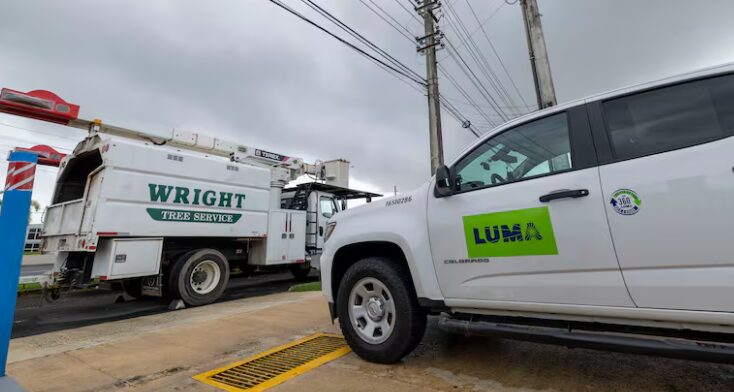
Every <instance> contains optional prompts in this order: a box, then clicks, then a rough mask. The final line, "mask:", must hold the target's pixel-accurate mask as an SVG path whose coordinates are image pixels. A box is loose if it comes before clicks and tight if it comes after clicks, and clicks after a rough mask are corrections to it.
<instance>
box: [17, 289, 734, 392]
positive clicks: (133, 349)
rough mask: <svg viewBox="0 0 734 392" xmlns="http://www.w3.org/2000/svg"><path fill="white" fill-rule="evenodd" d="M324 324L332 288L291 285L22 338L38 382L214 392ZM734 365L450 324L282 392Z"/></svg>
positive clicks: (729, 379) (711, 373)
mask: <svg viewBox="0 0 734 392" xmlns="http://www.w3.org/2000/svg"><path fill="white" fill-rule="evenodd" d="M314 332H338V327H337V326H334V325H332V324H331V322H330V321H329V317H328V311H327V308H326V303H325V302H324V300H323V297H322V296H321V294H320V293H314V292H311V293H280V294H273V295H267V296H261V297H256V298H248V299H242V300H234V301H229V302H223V303H217V304H213V305H209V306H203V307H199V308H192V309H184V310H181V311H176V312H169V313H162V314H157V315H152V316H144V317H138V318H134V319H128V320H123V321H115V322H109V323H104V324H97V325H93V326H87V327H83V328H77V329H70V330H66V331H59V332H52V333H46V334H42V335H35V336H30V337H25V338H19V339H14V340H12V341H11V347H10V350H11V351H10V362H11V363H10V364H9V366H8V374H9V375H10V376H11V377H13V378H14V379H15V380H16V381H17V382H18V383H20V384H21V385H22V386H23V387H24V388H26V389H27V390H28V391H116V390H124V391H174V390H175V391H213V390H215V389H214V388H213V387H211V386H208V385H205V384H202V383H200V382H198V381H196V380H193V379H192V378H191V376H193V375H195V374H199V373H202V372H205V371H208V370H212V369H215V368H218V367H221V366H224V365H227V364H229V363H232V362H235V361H238V360H242V359H244V358H247V357H249V356H251V355H254V354H257V353H259V352H262V351H264V350H267V349H270V348H273V347H276V346H279V345H282V344H285V343H288V342H290V341H292V340H295V339H297V338H300V337H303V336H306V335H310V334H312V333H314ZM732 385H734V367H733V366H727V365H717V364H708V363H700V362H691V361H681V360H672V359H665V358H656V357H645V356H639V355H626V354H616V353H608V352H599V351H591V350H583V349H575V350H568V349H566V348H565V347H557V346H547V345H541V344H534V343H527V342H513V341H509V340H501V339H490V338H479V337H463V336H457V335H449V334H445V333H443V332H441V331H439V330H438V328H436V322H435V319H430V320H429V328H428V330H427V332H426V337H425V338H424V339H423V342H422V343H421V345H420V346H419V347H418V348H417V349H416V350H415V351H414V352H413V353H412V354H411V355H410V356H408V357H407V358H406V359H405V361H403V362H401V363H399V364H396V365H392V366H384V365H376V364H371V363H367V362H365V361H362V360H360V359H359V358H357V357H356V355H354V354H353V353H350V354H348V355H346V356H344V357H341V358H339V359H337V360H335V361H332V362H330V363H327V364H325V365H323V366H321V367H319V368H316V369H314V370H311V371H309V372H307V373H305V374H302V375H300V376H297V377H295V378H293V379H291V380H288V381H286V382H285V383H283V384H281V385H279V386H276V387H275V388H273V391H293V392H304V391H323V392H327V391H343V390H348V391H350V392H351V391H369V392H374V391H437V390H438V391H457V390H469V391H510V392H520V391H538V390H543V391H547V390H558V391H612V390H619V391H621V390H624V391H653V390H654V391H659V390H670V391H683V390H706V391H731V390H732Z"/></svg>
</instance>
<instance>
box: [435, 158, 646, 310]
mask: <svg viewBox="0 0 734 392" xmlns="http://www.w3.org/2000/svg"><path fill="white" fill-rule="evenodd" d="M589 184H594V185H596V188H591V189H589V193H590V195H589V196H588V197H584V198H580V199H573V200H572V199H566V200H557V201H554V202H552V203H541V202H540V201H538V196H540V195H544V194H547V193H549V192H551V191H553V190H556V189H578V188H587V187H588V186H589ZM604 201H605V200H604V198H603V197H602V193H601V187H600V185H599V170H598V169H597V168H589V169H585V170H578V171H573V172H569V173H564V174H558V175H556V176H550V177H544V178H539V179H537V180H534V181H520V182H517V183H514V184H507V185H505V186H498V187H489V188H485V189H481V190H477V191H473V192H466V193H461V194H457V195H453V196H451V197H444V198H435V197H432V196H431V197H429V198H428V210H429V211H431V212H432V213H431V214H429V215H428V228H429V232H430V240H431V251H432V254H433V264H434V266H435V268H436V275H437V276H438V282H439V285H440V286H441V291H442V292H443V294H444V297H445V298H446V299H451V298H462V299H484V300H493V301H534V302H547V303H559V304H561V303H567V304H586V305H609V306H634V303H633V302H632V300H631V299H630V296H629V293H628V292H627V289H626V287H625V285H624V280H623V279H622V272H621V271H620V268H619V264H617V257H616V255H615V253H614V247H613V246H612V241H611V237H610V234H609V229H608V226H607V218H606V214H605V213H604ZM530 208H541V209H543V208H546V209H547V211H548V214H549V215H550V221H551V222H552V229H553V233H554V235H555V243H556V246H557V249H558V251H557V254H552V255H518V256H505V257H486V258H470V259H467V249H466V248H467V242H472V244H473V241H475V240H477V239H476V238H468V239H467V238H465V227H464V225H465V223H464V222H463V221H462V219H456V218H457V217H467V216H476V215H481V214H487V213H496V212H504V211H528V209H530ZM528 219H532V218H528ZM507 222H510V221H507ZM515 222H516V221H514V220H512V221H511V222H510V223H515ZM517 223H518V224H520V225H524V224H525V223H526V221H525V220H519V218H518V220H517ZM580 228H583V229H582V230H579V229H580ZM495 229H496V230H497V231H498V232H499V231H500V230H499V229H498V228H496V227H495ZM522 229H525V227H524V226H522ZM475 230H477V231H478V233H479V238H478V240H479V241H485V240H486V238H485V235H486V233H484V230H483V227H478V229H475ZM491 230H492V229H491V228H490V231H491ZM499 234H500V235H502V233H501V232H500V233H499ZM541 234H543V235H545V236H548V235H550V234H551V233H547V232H544V233H541ZM482 238H485V239H482ZM501 241H502V240H500V242H501ZM485 245H486V244H485Z"/></svg>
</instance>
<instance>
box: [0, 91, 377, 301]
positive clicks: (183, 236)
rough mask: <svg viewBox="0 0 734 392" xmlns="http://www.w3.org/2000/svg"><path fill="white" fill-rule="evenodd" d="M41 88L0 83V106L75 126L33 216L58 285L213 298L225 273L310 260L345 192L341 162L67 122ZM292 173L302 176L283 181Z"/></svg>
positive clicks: (73, 118)
mask: <svg viewBox="0 0 734 392" xmlns="http://www.w3.org/2000/svg"><path fill="white" fill-rule="evenodd" d="M78 110H79V107H78V106H76V105H71V104H68V103H66V102H64V101H63V100H62V99H61V98H59V97H58V96H56V95H55V94H53V93H50V92H47V91H41V92H38V91H34V92H30V93H22V92H18V91H14V90H7V89H3V91H2V96H1V97H0V111H3V112H6V113H11V114H14V115H19V116H24V117H30V118H35V119H39V120H44V121H50V122H55V123H61V124H64V125H68V126H71V127H76V128H81V129H85V130H87V131H88V132H89V134H88V136H87V137H86V138H85V139H84V140H82V141H81V142H80V143H79V144H78V145H77V146H76V148H75V149H74V151H73V152H72V153H71V154H69V155H68V156H66V157H65V158H63V160H61V163H60V166H59V169H60V170H59V173H58V177H57V180H56V187H55V190H54V194H53V200H52V203H51V205H50V206H49V207H48V209H47V211H46V213H45V218H44V222H43V232H42V238H43V245H42V251H43V252H46V253H55V254H56V255H57V258H56V264H55V269H54V273H55V276H56V277H57V279H56V283H57V284H58V285H61V286H76V287H79V286H82V287H83V286H88V285H92V284H96V283H97V282H99V281H121V282H122V284H123V287H124V288H125V290H126V291H127V292H128V293H129V294H131V295H133V296H136V297H137V296H141V295H154V296H163V295H169V296H171V297H172V298H174V299H182V300H183V301H184V302H185V303H186V304H188V305H203V304H207V303H211V302H213V301H215V300H216V299H217V298H219V296H220V295H221V294H222V292H223V291H224V289H225V287H226V285H227V281H228V279H229V275H230V272H231V271H233V270H248V269H255V268H260V269H263V268H271V267H274V268H277V267H281V268H289V269H290V270H291V271H292V273H293V275H294V276H295V277H297V278H302V277H305V276H306V275H307V274H308V272H309V270H310V269H311V267H318V261H319V257H320V254H321V248H322V246H323V242H324V235H325V229H326V223H327V220H328V219H329V218H331V217H332V216H333V215H334V214H336V213H338V212H339V211H341V210H342V209H344V208H345V207H346V200H347V199H354V198H366V199H368V200H369V199H371V198H372V197H374V196H380V195H377V194H372V193H368V192H361V191H356V190H352V189H349V188H348V184H349V162H348V161H345V160H341V159H340V160H333V161H325V162H320V163H316V164H308V163H304V162H303V160H302V159H300V158H293V157H288V156H285V155H281V154H276V153H273V152H269V151H265V150H262V149H257V148H253V147H249V146H245V145H242V144H239V143H234V142H228V141H225V140H221V139H217V138H213V137H209V136H205V135H201V134H198V133H192V132H181V131H172V132H171V133H170V134H167V135H163V136H162V135H153V134H148V133H145V132H141V131H135V130H130V129H125V128H120V127H115V126H111V125H107V124H103V123H102V122H101V121H100V120H93V121H87V120H82V119H79V118H77V113H78ZM302 175H309V176H310V177H311V178H313V182H310V183H307V184H300V185H298V186H296V187H294V188H289V189H287V190H286V191H285V192H283V188H284V187H285V186H286V185H287V184H288V183H289V182H291V181H294V180H296V179H297V178H299V177H301V176H302Z"/></svg>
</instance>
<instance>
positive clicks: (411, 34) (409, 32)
mask: <svg viewBox="0 0 734 392" xmlns="http://www.w3.org/2000/svg"><path fill="white" fill-rule="evenodd" d="M367 1H369V2H370V3H372V5H374V6H375V7H376V8H377V9H379V10H380V11H382V13H383V14H385V16H387V17H388V18H390V20H392V21H393V22H395V24H397V25H398V26H400V27H401V28H402V29H403V30H405V32H406V33H408V35H405V34H403V35H405V36H406V37H407V38H408V39H410V40H411V42H413V38H415V37H414V36H413V33H412V32H411V31H410V30H408V28H407V27H405V26H403V25H402V24H400V22H398V21H397V20H396V19H395V18H393V17H392V15H390V13H389V12H387V11H385V10H384V9H383V8H382V7H380V6H379V5H378V4H377V3H375V2H374V1H373V0H367ZM359 2H360V3H362V4H364V6H365V7H367V8H370V7H369V6H368V5H367V3H365V2H364V0H359ZM370 10H371V11H372V12H374V13H375V14H376V15H378V16H379V14H378V13H377V12H376V11H375V10H373V9H372V8H370ZM401 34H402V33H401ZM411 36H413V37H411Z"/></svg>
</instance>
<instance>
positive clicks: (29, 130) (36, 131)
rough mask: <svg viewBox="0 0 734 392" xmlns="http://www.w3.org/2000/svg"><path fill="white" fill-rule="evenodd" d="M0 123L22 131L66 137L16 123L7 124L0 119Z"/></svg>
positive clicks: (60, 137)
mask: <svg viewBox="0 0 734 392" xmlns="http://www.w3.org/2000/svg"><path fill="white" fill-rule="evenodd" d="M0 125H1V126H5V127H10V128H15V129H20V130H23V131H26V132H32V133H39V134H41V135H46V136H52V137H55V138H59V139H66V138H65V137H64V136H61V135H57V134H54V133H50V132H44V131H38V130H35V129H30V128H24V127H21V126H18V125H13V124H8V123H4V122H1V121H0Z"/></svg>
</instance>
